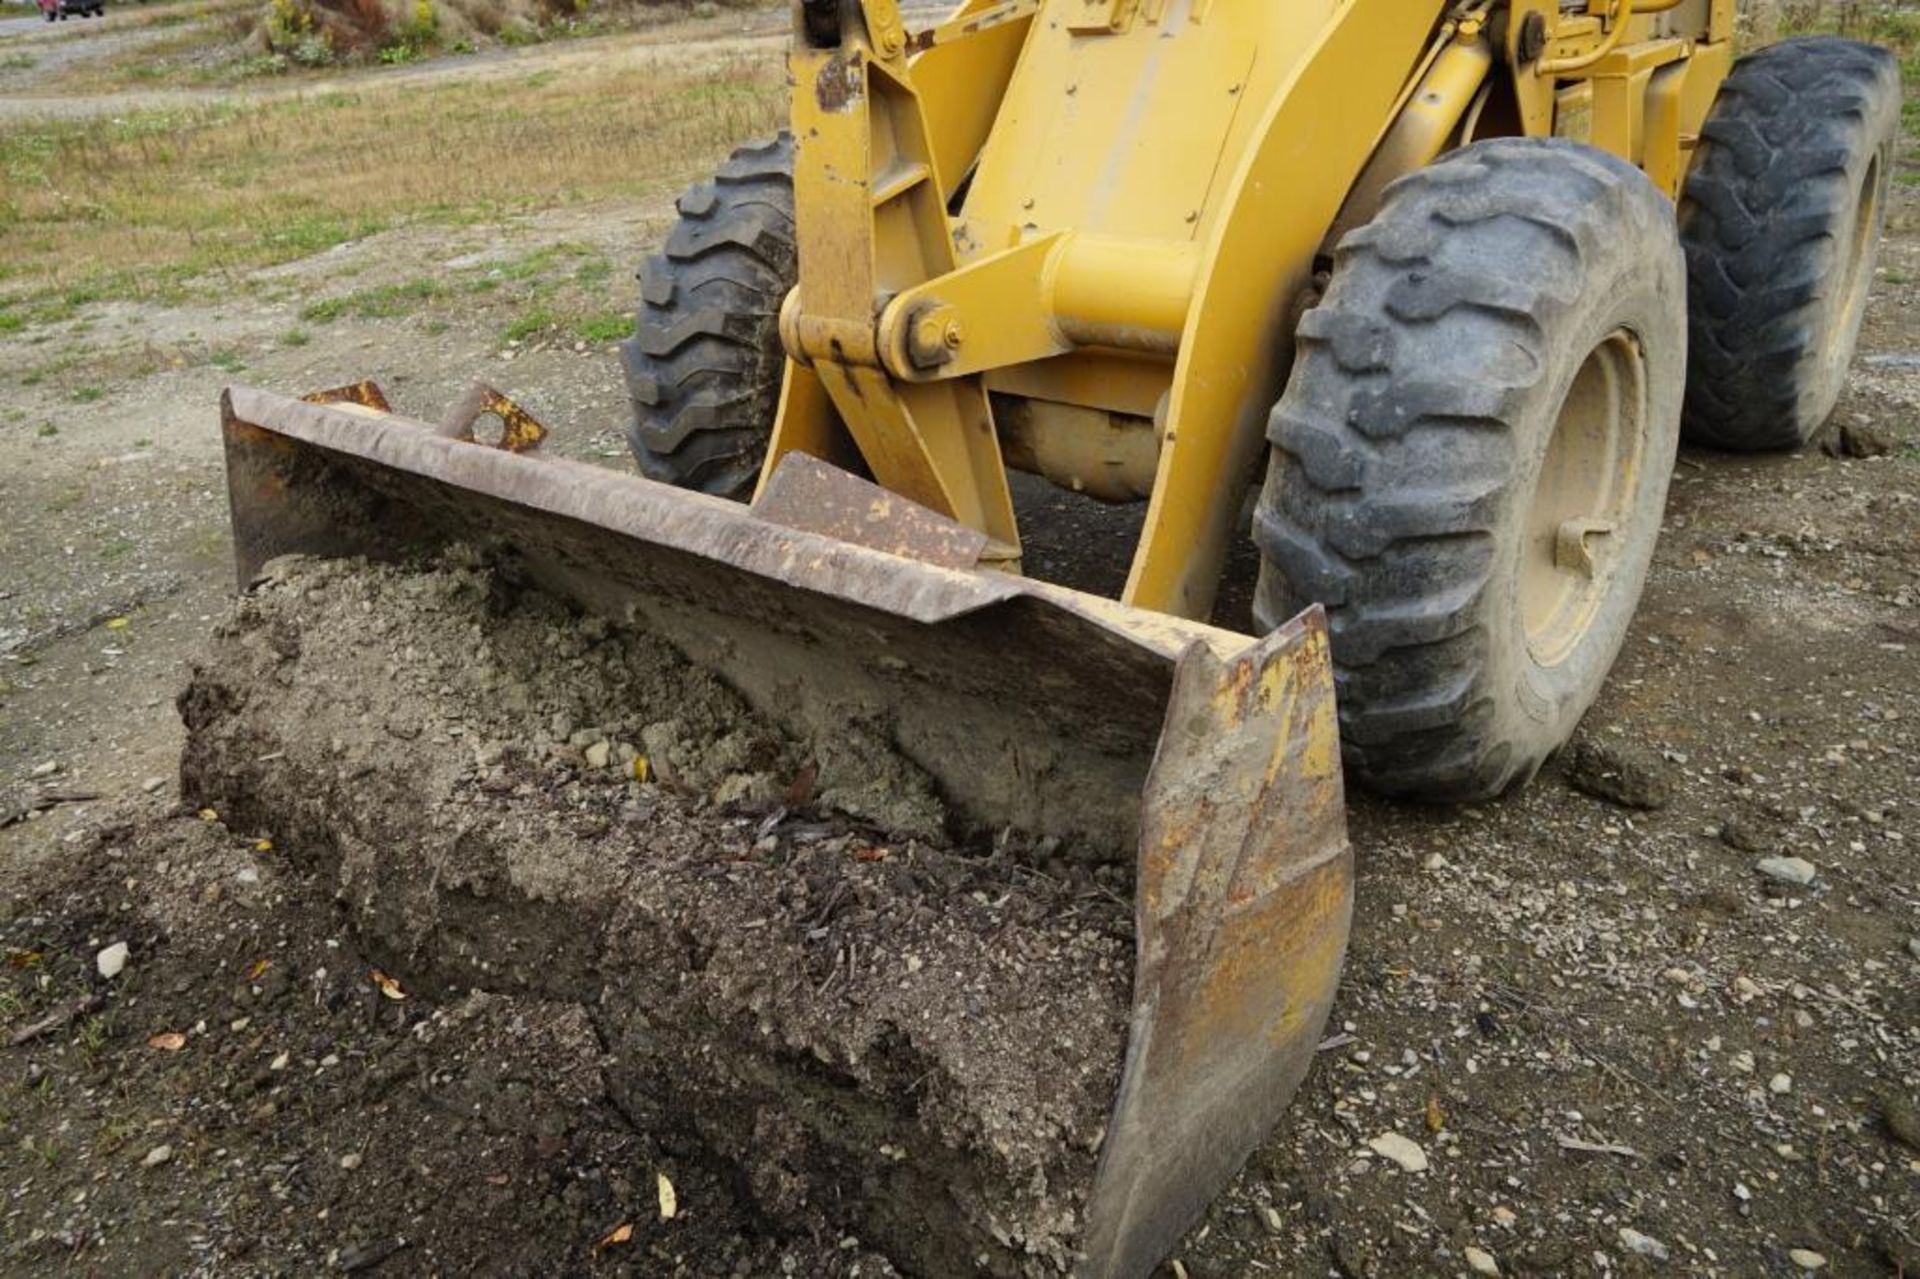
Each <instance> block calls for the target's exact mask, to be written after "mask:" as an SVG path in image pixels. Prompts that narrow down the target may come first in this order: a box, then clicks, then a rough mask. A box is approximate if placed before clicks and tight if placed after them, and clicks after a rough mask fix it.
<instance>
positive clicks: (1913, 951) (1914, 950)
mask: <svg viewBox="0 0 1920 1279" xmlns="http://www.w3.org/2000/svg"><path fill="white" fill-rule="evenodd" d="M1907 953H1908V954H1909V955H1912V956H1913V957H1914V958H1915V959H1920V937H1916V938H1914V939H1913V940H1912V941H1910V942H1908V943H1907Z"/></svg>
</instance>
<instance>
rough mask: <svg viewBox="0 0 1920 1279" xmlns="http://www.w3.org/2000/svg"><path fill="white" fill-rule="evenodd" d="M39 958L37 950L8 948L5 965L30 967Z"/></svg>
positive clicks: (37, 961)
mask: <svg viewBox="0 0 1920 1279" xmlns="http://www.w3.org/2000/svg"><path fill="white" fill-rule="evenodd" d="M41 958H42V956H41V954H40V952H39V951H37V950H10V951H8V952H7V967H9V968H32V967H33V966H34V965H35V964H37V963H39V962H40V960H41Z"/></svg>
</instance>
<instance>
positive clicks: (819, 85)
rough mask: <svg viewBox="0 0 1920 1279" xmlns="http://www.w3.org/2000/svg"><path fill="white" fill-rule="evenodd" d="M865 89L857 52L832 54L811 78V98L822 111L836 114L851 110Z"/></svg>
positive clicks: (855, 50)
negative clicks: (812, 79) (818, 72)
mask: <svg viewBox="0 0 1920 1279" xmlns="http://www.w3.org/2000/svg"><path fill="white" fill-rule="evenodd" d="M865 88H866V74H865V72H864V71H863V70H862V68H861V65H860V52H859V50H857V49H850V50H847V51H845V52H842V53H836V54H834V55H833V56H832V57H831V58H828V59H827V60H826V62H825V63H824V64H823V65H822V66H821V68H820V74H819V75H817V76H815V77H814V81H813V99H814V101H815V102H818V103H819V104H820V109H821V110H822V111H825V112H828V113H830V114H833V115H840V114H842V113H844V112H847V111H851V110H852V109H853V106H854V104H855V103H857V102H859V101H860V97H861V94H862V93H863V92H864V90H865Z"/></svg>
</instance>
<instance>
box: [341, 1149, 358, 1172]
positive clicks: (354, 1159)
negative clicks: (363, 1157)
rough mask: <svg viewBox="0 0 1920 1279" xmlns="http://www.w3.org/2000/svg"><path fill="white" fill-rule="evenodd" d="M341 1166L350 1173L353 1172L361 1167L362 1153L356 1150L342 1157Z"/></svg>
mask: <svg viewBox="0 0 1920 1279" xmlns="http://www.w3.org/2000/svg"><path fill="white" fill-rule="evenodd" d="M340 1166H341V1167H342V1168H345V1169H346V1170H347V1171H348V1172H352V1171H353V1170H354V1169H355V1168H358V1167H359V1166H360V1152H359V1151H357V1150H355V1151H350V1152H348V1153H347V1154H344V1155H341V1156H340Z"/></svg>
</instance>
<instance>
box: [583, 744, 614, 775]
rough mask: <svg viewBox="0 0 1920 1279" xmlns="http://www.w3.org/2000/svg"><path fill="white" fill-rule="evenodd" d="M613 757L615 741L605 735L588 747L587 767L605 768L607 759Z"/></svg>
mask: <svg viewBox="0 0 1920 1279" xmlns="http://www.w3.org/2000/svg"><path fill="white" fill-rule="evenodd" d="M611 758H613V743H612V742H609V741H607V740H606V739H605V738H604V737H603V738H601V739H600V740H599V741H597V742H595V743H594V744H593V745H591V746H589V747H587V767H588V768H605V767H606V766H607V761H608V760H609V759H611Z"/></svg>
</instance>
